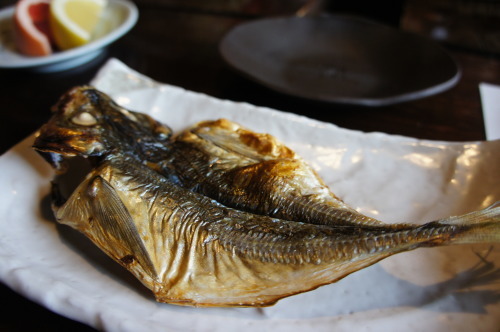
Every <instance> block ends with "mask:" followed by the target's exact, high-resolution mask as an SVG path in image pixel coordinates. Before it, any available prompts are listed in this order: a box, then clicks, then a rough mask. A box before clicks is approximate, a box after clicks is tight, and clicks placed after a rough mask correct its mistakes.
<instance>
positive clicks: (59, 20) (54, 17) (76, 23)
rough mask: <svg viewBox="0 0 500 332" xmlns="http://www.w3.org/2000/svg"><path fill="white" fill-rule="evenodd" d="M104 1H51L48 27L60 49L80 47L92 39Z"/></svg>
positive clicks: (104, 5) (105, 2)
mask: <svg viewBox="0 0 500 332" xmlns="http://www.w3.org/2000/svg"><path fill="white" fill-rule="evenodd" d="M106 4H107V1H106V0H52V3H51V5H50V27H51V29H52V33H53V34H54V39H55V42H56V45H57V46H58V47H59V48H60V49H62V50H67V49H69V48H73V47H78V46H82V45H84V44H86V43H88V42H89V41H90V40H91V39H92V32H93V31H94V29H95V28H96V26H97V24H98V22H99V19H100V18H101V14H102V12H103V10H104V8H105V7H106Z"/></svg>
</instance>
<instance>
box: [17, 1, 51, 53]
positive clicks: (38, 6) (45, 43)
mask: <svg viewBox="0 0 500 332" xmlns="http://www.w3.org/2000/svg"><path fill="white" fill-rule="evenodd" d="M49 8H50V0H20V1H19V2H18V3H17V4H16V8H15V10H14V40H15V43H16V47H17V49H18V50H19V52H21V53H22V54H25V55H29V56H44V55H49V54H51V53H52V47H51V39H52V36H51V32H50V27H49Z"/></svg>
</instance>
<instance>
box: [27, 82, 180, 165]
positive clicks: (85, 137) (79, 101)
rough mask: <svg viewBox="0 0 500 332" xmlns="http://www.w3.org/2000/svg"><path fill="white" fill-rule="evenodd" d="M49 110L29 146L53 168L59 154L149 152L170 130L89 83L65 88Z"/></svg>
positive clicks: (58, 161)
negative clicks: (116, 101)
mask: <svg viewBox="0 0 500 332" xmlns="http://www.w3.org/2000/svg"><path fill="white" fill-rule="evenodd" d="M52 111H53V115H52V117H51V118H50V120H49V121H48V122H47V123H46V124H45V125H44V126H42V127H41V128H40V130H38V132H37V133H36V138H35V142H34V145H33V147H34V148H35V149H36V150H37V151H38V152H40V154H42V156H44V158H45V159H47V161H48V162H49V163H51V165H52V166H53V167H54V168H56V169H61V165H62V164H61V162H60V160H61V156H63V157H74V156H84V157H105V156H108V155H113V154H115V155H116V154H135V155H141V154H142V153H144V151H148V153H151V151H154V149H151V147H157V148H159V149H160V148H162V147H165V146H166V142H167V141H168V139H169V138H170V136H171V134H172V131H171V129H170V128H168V127H167V126H165V125H162V124H161V123H159V122H157V121H155V120H153V119H152V118H151V117H149V116H148V115H146V114H142V113H138V112H133V111H129V110H127V109H125V108H123V107H121V106H119V105H118V104H116V103H115V102H114V101H113V100H112V99H111V98H110V97H109V96H108V95H106V94H105V93H103V92H101V91H99V90H97V89H95V88H93V87H91V86H80V87H75V88H73V89H71V90H69V91H68V92H67V93H65V94H64V95H63V96H62V97H61V98H60V99H59V101H58V102H57V103H56V105H55V106H54V107H53V108H52ZM54 154H57V155H59V156H54Z"/></svg>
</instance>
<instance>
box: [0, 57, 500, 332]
mask: <svg viewBox="0 0 500 332" xmlns="http://www.w3.org/2000/svg"><path fill="white" fill-rule="evenodd" d="M93 83H94V85H96V86H97V87H98V88H99V89H101V90H103V91H106V92H108V93H109V94H111V95H112V96H113V97H115V98H116V100H117V101H118V102H119V103H121V104H123V105H125V106H126V107H130V108H132V109H135V110H141V111H144V112H147V113H149V114H151V115H153V116H154V117H155V118H157V119H160V120H161V121H163V122H165V123H168V124H170V125H171V126H172V127H173V129H175V130H176V131H178V130H180V129H182V128H185V127H186V126H189V125H192V124H193V123H194V122H196V121H199V120H205V119H214V118H219V117H226V118H229V119H231V120H234V121H238V122H240V123H242V124H245V125H246V126H247V127H249V128H251V129H253V130H258V131H261V132H269V133H271V134H273V135H276V136H277V137H278V138H279V139H281V140H282V141H284V142H285V143H286V144H288V145H289V146H290V147H292V148H293V149H294V150H296V151H297V152H298V153H300V154H301V155H302V156H303V157H304V158H306V159H307V160H308V161H309V162H310V163H311V164H312V166H313V167H314V168H315V169H317V170H318V172H319V174H320V175H321V176H322V177H323V178H324V179H325V181H326V183H327V184H328V185H329V186H331V188H332V189H333V191H334V192H335V193H337V194H338V195H340V196H341V197H343V198H344V199H345V201H346V202H348V203H349V204H351V205H352V206H354V207H356V208H358V209H359V210H360V211H361V212H364V213H366V214H369V215H372V216H376V217H378V218H380V219H381V220H385V221H387V222H396V221H412V222H415V223H422V222H424V221H427V220H432V219H436V218H440V217H445V216H448V215H453V214H460V213H464V212H467V211H472V210H476V209H480V208H483V207H485V206H487V205H490V204H491V203H493V202H494V201H496V200H500V179H499V177H498V174H500V153H499V152H500V141H493V142H476V143H472V142H471V143H446V142H432V141H419V140H415V139H411V138H405V137H397V136H389V135H384V134H380V133H371V134H366V133H361V132H355V131H350V130H345V129H341V128H338V127H336V126H333V125H331V124H326V123H322V122H318V121H314V120H311V119H308V118H305V117H299V116H296V115H293V114H288V113H283V112H278V111H275V110H271V109H266V108H259V107H255V106H252V105H248V104H242V103H234V102H231V101H225V100H219V99H215V98H212V97H209V96H205V95H201V94H198V93H193V92H190V91H186V90H183V89H180V88H177V87H173V86H169V85H163V84H159V83H156V82H153V81H151V80H150V79H148V78H147V77H144V76H142V75H140V74H138V73H136V72H134V71H132V70H130V69H129V68H127V67H125V66H124V65H123V64H122V63H120V62H118V61H116V60H111V61H110V62H109V63H108V64H107V65H106V66H105V67H104V68H103V69H102V70H101V72H100V73H99V75H98V77H97V78H96V79H95V80H94V81H93ZM47 112H48V110H47ZM32 141H33V137H29V138H27V139H26V140H24V141H23V142H21V143H19V144H18V145H17V146H15V147H14V148H12V149H11V150H10V151H8V152H7V153H6V154H4V155H3V156H1V157H0V202H2V203H1V205H0V223H2V225H1V231H0V278H1V280H2V281H3V282H4V283H6V284H7V285H9V286H10V287H12V288H13V289H14V290H16V291H17V292H19V293H21V294H23V295H25V296H26V297H29V298H30V299H32V300H34V301H36V302H38V303H41V304H42V305H44V306H46V307H47V308H49V309H51V310H53V311H55V312H58V313H60V314H62V315H65V316H67V317H70V318H72V319H76V320H78V321H81V322H84V323H86V324H88V325H91V326H93V327H96V328H98V329H101V330H107V331H214V330H215V331H221V330H224V331H225V330H227V331H234V330H238V331H242V332H243V331H254V330H259V331H273V332H276V331H302V330H304V329H306V328H314V331H364V330H368V329H369V330H370V331H401V330H404V331H498V326H500V302H499V296H500V283H499V282H498V281H499V278H500V269H499V267H500V246H498V245H494V246H490V245H474V246H471V245H463V246H454V247H444V248H434V249H418V250H415V251H412V252H408V253H403V254H399V255H395V256H392V257H390V258H388V259H386V260H384V261H382V262H380V263H379V264H376V265H373V266H371V267H369V268H367V269H364V270H361V271H358V272H356V273H354V274H352V275H350V276H348V277H347V278H345V279H343V280H341V281H339V282H338V283H336V284H332V285H328V286H323V287H320V288H319V289H317V290H314V291H311V292H308V293H304V294H299V295H296V296H292V297H290V298H287V299H284V300H282V301H280V302H278V304H276V305H275V306H273V307H269V308H262V309H255V308H203V309H202V308H191V307H178V306H174V305H169V304H161V303H157V302H155V301H154V298H153V296H152V295H151V294H150V292H149V291H147V290H146V289H145V288H144V287H143V286H142V285H140V283H139V282H138V281H137V280H135V279H134V278H133V277H132V276H131V275H130V274H129V273H128V272H127V271H125V270H124V269H122V268H121V267H120V266H118V264H116V263H115V262H113V261H112V260H111V259H109V258H107V257H106V256H105V255H104V254H102V253H101V252H100V251H99V250H98V249H97V248H96V247H94V246H93V245H92V244H91V243H90V242H89V241H88V240H86V239H85V238H84V237H83V236H81V235H80V234H79V233H77V232H75V231H73V230H71V229H70V228H69V227H66V226H60V225H57V224H56V223H55V222H54V221H53V218H52V216H51V213H50V211H49V209H48V207H47V204H48V201H47V199H46V197H47V193H48V191H49V181H50V180H51V178H52V176H53V171H52V170H51V169H50V167H49V166H48V165H47V164H46V163H45V162H44V161H43V160H42V158H41V157H39V156H38V155H37V154H36V153H34V152H33V151H32V149H31V144H32ZM476 253H477V254H479V255H482V256H485V257H486V258H485V259H486V261H488V262H489V263H488V264H486V263H484V262H483V261H482V260H481V259H480V258H479V257H478V256H477V255H476Z"/></svg>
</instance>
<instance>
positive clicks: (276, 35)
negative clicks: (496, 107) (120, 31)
mask: <svg viewBox="0 0 500 332" xmlns="http://www.w3.org/2000/svg"><path fill="white" fill-rule="evenodd" d="M220 52H221V54H222V56H223V58H224V59H225V61H227V63H228V64H229V65H231V66H232V67H234V68H235V69H237V70H238V71H240V72H242V73H244V74H245V75H247V76H248V77H250V78H251V79H254V80H256V81H257V82H259V83H261V84H263V85H265V86H267V87H269V88H271V89H274V90H276V91H279V92H282V93H286V94H289V95H293V96H299V97H303V98H309V99H314V100H321V101H327V102H335V103H342V104H358V105H366V106H383V105H389V104H395V103H400V102H404V101H408V100H413V99H417V98H422V97H426V96H429V95H433V94H436V93H439V92H442V91H444V90H446V89H449V88H450V87H452V86H453V85H454V84H455V83H456V82H458V80H459V77H460V71H459V68H458V67H457V65H456V63H455V62H454V61H453V59H452V58H451V57H450V56H449V55H448V54H447V53H446V52H445V51H444V50H443V49H442V48H441V47H440V46H439V45H437V44H436V43H434V42H432V41H430V40H428V39H426V38H423V37H420V36H417V35H413V34H410V33H405V32H402V31H399V30H397V29H394V28H391V27H388V26H385V25H382V24H378V23H374V22H371V21H368V20H365V19H361V18H355V17H347V16H338V15H320V16H310V17H308V16H306V17H297V16H294V17H278V18H271V19H263V20H256V21H252V22H249V23H245V24H241V25H238V26H236V27H235V28H234V29H232V30H231V31H230V32H229V33H228V34H227V35H226V36H225V37H224V38H223V40H222V41H221V43H220Z"/></svg>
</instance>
